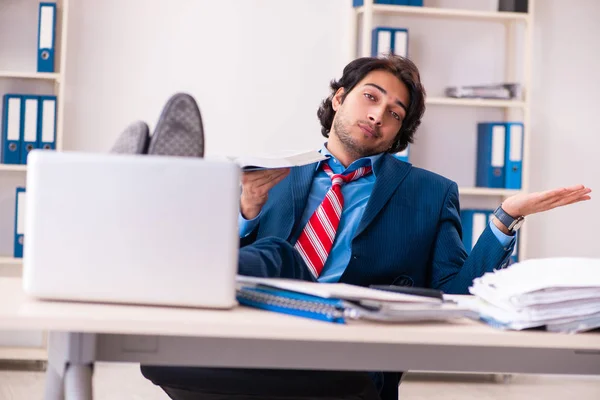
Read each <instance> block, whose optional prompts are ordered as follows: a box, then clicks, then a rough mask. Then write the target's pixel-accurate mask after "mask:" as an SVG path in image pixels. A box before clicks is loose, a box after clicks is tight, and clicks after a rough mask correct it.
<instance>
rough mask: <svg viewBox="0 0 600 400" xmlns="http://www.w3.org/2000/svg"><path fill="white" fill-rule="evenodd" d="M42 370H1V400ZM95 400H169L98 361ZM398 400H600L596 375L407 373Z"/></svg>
mask: <svg viewBox="0 0 600 400" xmlns="http://www.w3.org/2000/svg"><path fill="white" fill-rule="evenodd" d="M43 385H44V373H43V372H38V371H13V370H0V400H31V399H41V398H42V393H43ZM94 398H95V400H168V397H167V396H166V395H165V394H164V393H163V392H162V390H160V389H159V388H157V387H155V386H154V385H152V384H151V383H150V382H148V381H147V380H146V379H144V378H143V377H142V376H141V374H140V372H139V367H138V366H137V365H132V364H102V363H99V364H98V365H97V367H96V369H95V373H94ZM400 398H401V399H402V400H407V399H409V400H420V399H428V400H437V399H440V400H441V399H443V400H453V399H461V400H463V399H467V400H469V399H477V400H488V399H503V400H516V399H527V400H530V399H544V400H558V399H561V400H562V399H568V398H573V399H577V400H592V399H593V400H598V399H600V377H565V376H559V377H554V376H526V375H516V376H512V378H511V379H510V380H509V381H508V382H502V379H498V378H497V377H493V376H491V375H479V376H477V375H466V376H461V378H460V379H457V378H456V376H455V375H444V374H441V375H435V376H432V375H422V374H416V375H413V376H412V377H411V375H408V376H407V378H406V380H405V381H404V382H403V383H402V385H401V386H400Z"/></svg>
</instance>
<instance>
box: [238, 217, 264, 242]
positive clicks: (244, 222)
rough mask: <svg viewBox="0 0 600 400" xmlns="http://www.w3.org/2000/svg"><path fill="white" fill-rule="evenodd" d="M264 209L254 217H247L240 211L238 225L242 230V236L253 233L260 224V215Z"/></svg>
mask: <svg viewBox="0 0 600 400" xmlns="http://www.w3.org/2000/svg"><path fill="white" fill-rule="evenodd" d="M261 214H262V211H261V212H260V213H258V215H257V216H256V217H255V218H253V219H246V218H244V216H243V215H242V213H241V212H240V213H239V215H238V227H239V230H240V237H241V238H243V237H246V236H248V235H249V234H251V233H252V231H253V230H254V229H256V227H257V226H258V221H259V220H260V216H261Z"/></svg>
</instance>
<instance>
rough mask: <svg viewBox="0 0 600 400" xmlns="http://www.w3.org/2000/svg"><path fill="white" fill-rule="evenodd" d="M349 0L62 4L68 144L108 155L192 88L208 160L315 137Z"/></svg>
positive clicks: (312, 141)
mask: <svg viewBox="0 0 600 400" xmlns="http://www.w3.org/2000/svg"><path fill="white" fill-rule="evenodd" d="M347 3H348V1H346V0H327V1H323V0H303V1H281V0H251V1H248V0H223V1H214V0H174V1H170V2H150V1H145V0H128V1H121V0H103V1H96V0H79V1H72V2H71V18H70V26H69V29H70V32H71V34H70V35H69V44H68V46H69V50H68V54H69V57H68V63H67V68H68V69H67V74H68V77H67V80H68V85H69V91H68V96H69V104H67V108H68V110H69V111H68V112H66V114H67V115H66V118H65V124H66V127H65V129H66V131H67V132H68V134H67V136H66V141H65V148H66V149H83V150H93V151H97V150H105V149H108V148H109V147H110V146H111V145H112V143H113V141H114V139H115V138H116V136H117V134H118V133H119V132H120V131H121V130H122V129H123V128H124V127H125V126H126V125H127V124H128V123H130V122H132V121H133V120H135V119H143V120H145V121H147V122H148V124H149V125H150V126H151V127H152V126H154V125H155V124H156V122H157V120H158V117H159V114H160V111H161V109H162V107H163V105H164V103H165V102H166V101H167V99H168V98H169V96H171V95H172V94H173V93H175V92H178V91H185V92H188V93H190V94H191V95H193V96H194V97H195V98H196V100H197V101H198V104H199V106H200V109H201V111H202V116H203V119H204V126H205V130H206V146H207V147H206V152H207V154H208V155H213V154H218V155H223V154H232V155H235V154H243V153H246V152H254V153H256V152H259V151H264V150H266V147H267V146H272V147H273V148H276V149H278V150H286V149H288V148H290V149H293V148H297V147H299V148H308V149H310V148H314V147H315V146H318V145H320V144H321V143H322V137H321V136H320V133H319V131H318V127H319V125H318V120H317V117H316V111H317V108H318V106H319V102H320V100H321V98H322V97H324V96H326V95H327V93H328V83H329V80H330V79H331V78H332V77H334V76H336V75H337V74H338V73H339V72H340V70H341V68H342V67H343V65H345V63H346V62H347V61H348V57H349V56H348V49H347V46H346V41H345V40H344V38H345V37H346V32H347V30H348V21H349V13H350V9H349V8H348V7H345V5H346V4H347Z"/></svg>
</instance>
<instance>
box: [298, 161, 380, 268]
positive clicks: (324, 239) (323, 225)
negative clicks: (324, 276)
mask: <svg viewBox="0 0 600 400" xmlns="http://www.w3.org/2000/svg"><path fill="white" fill-rule="evenodd" d="M323 170H324V171H325V172H326V173H327V175H329V177H330V178H331V188H330V189H329V191H328V192H327V194H326V195H325V198H324V199H323V202H322V203H321V204H320V205H319V207H318V208H317V209H316V210H315V212H314V214H313V215H312V216H311V217H310V219H309V220H308V223H307V224H306V226H305V227H304V229H303V230H302V233H301V234H300V237H299V238H298V241H297V242H296V244H295V245H294V247H295V248H296V250H298V252H299V253H300V255H301V256H302V258H303V259H304V262H305V263H306V265H307V266H308V268H309V269H310V271H311V272H312V273H313V275H314V276H315V278H318V277H319V275H320V274H321V271H322V270H323V266H324V265H325V261H326V260H327V256H328V255H329V252H330V251H331V247H332V246H333V241H334V240H335V234H336V232H337V228H338V225H339V224H340V217H341V215H342V209H343V208H344V196H343V195H342V185H343V184H344V183H348V182H352V181H354V180H356V179H358V178H360V177H363V176H365V175H368V174H369V173H371V167H361V168H358V169H357V170H356V171H353V172H351V173H349V174H348V175H342V174H334V173H333V171H332V170H331V168H330V167H329V165H327V164H325V163H323Z"/></svg>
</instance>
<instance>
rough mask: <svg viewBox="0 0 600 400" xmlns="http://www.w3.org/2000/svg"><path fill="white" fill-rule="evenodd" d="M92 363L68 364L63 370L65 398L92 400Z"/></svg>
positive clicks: (70, 399) (69, 399)
mask: <svg viewBox="0 0 600 400" xmlns="http://www.w3.org/2000/svg"><path fill="white" fill-rule="evenodd" d="M92 373H93V371H92V365H91V364H88V365H82V364H74V365H69V366H68V367H67V370H66V371H65V400H92Z"/></svg>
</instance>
